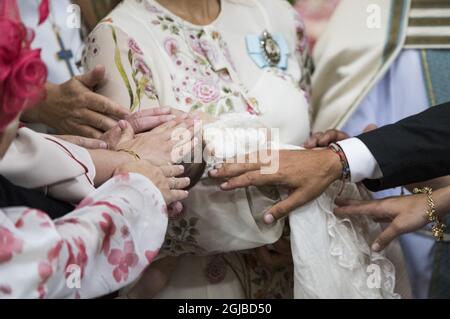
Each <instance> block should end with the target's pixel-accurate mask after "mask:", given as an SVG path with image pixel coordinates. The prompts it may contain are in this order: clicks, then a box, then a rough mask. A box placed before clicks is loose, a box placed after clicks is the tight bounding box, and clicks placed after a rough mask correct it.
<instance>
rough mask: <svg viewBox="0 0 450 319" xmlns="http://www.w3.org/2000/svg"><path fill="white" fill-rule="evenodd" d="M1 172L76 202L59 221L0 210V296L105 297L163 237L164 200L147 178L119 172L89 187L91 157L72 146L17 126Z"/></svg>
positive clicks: (134, 274) (134, 273)
mask: <svg viewBox="0 0 450 319" xmlns="http://www.w3.org/2000/svg"><path fill="white" fill-rule="evenodd" d="M0 174H2V175H3V176H7V177H8V178H9V179H10V180H12V181H14V183H15V184H18V185H22V186H24V187H29V188H33V189H34V188H38V189H43V190H44V191H47V192H49V193H50V194H52V195H53V196H55V197H56V198H59V199H61V200H67V201H71V202H76V203H79V204H78V206H77V207H76V208H74V210H73V212H71V213H70V214H68V215H66V216H65V217H63V218H60V219H58V220H51V219H50V218H49V216H48V215H47V214H45V212H41V211H37V210H33V209H29V208H26V207H9V208H1V209H0V299H1V298H95V297H100V296H103V295H107V294H109V293H111V292H114V291H117V290H118V289H120V288H122V287H124V286H125V285H127V284H129V283H130V282H132V281H133V280H135V279H136V278H138V276H139V275H140V274H141V273H142V271H143V270H144V269H145V268H146V267H147V266H148V265H149V264H150V263H151V262H152V260H153V259H154V258H155V256H156V255H157V254H158V251H159V249H160V247H161V245H162V243H163V241H164V236H165V233H166V229H167V221H168V217H167V210H166V205H165V202H164V199H163V197H162V195H161V193H160V191H159V190H158V189H157V188H156V187H155V186H154V185H153V184H152V182H151V181H150V180H149V179H148V178H146V177H144V176H142V175H139V174H129V175H121V176H117V177H115V178H113V179H111V180H109V181H108V182H106V183H105V184H104V185H102V186H101V187H99V188H98V189H97V190H96V189H95V188H94V186H93V184H92V181H93V179H94V177H95V167H94V165H93V163H92V160H91V158H90V156H89V154H88V152H87V151H86V150H84V149H82V148H80V147H78V146H76V145H73V144H70V143H67V142H64V141H61V140H59V139H57V138H54V137H49V136H47V135H41V134H38V133H35V132H33V131H31V130H29V129H26V128H23V129H20V130H19V132H18V137H17V138H16V140H15V141H14V142H13V144H12V145H11V147H10V149H9V150H8V153H7V155H6V156H5V158H4V159H2V160H1V161H0ZM82 198H84V199H83V200H82V201H81V202H80V199H82Z"/></svg>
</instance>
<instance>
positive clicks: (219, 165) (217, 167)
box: [214, 164, 223, 169]
mask: <svg viewBox="0 0 450 319" xmlns="http://www.w3.org/2000/svg"><path fill="white" fill-rule="evenodd" d="M222 167H223V164H216V165H214V168H215V169H221V168H222Z"/></svg>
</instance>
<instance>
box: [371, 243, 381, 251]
mask: <svg viewBox="0 0 450 319" xmlns="http://www.w3.org/2000/svg"><path fill="white" fill-rule="evenodd" d="M380 248H381V247H380V244H379V243H374V244H373V245H372V250H373V251H374V252H379V251H380Z"/></svg>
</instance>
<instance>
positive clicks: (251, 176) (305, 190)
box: [210, 149, 342, 224]
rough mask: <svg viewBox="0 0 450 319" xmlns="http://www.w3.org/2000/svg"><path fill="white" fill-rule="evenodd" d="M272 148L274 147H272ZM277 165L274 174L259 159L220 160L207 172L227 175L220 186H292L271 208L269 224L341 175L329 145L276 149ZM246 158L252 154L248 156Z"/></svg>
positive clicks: (232, 187) (314, 195) (219, 176)
mask: <svg viewBox="0 0 450 319" xmlns="http://www.w3.org/2000/svg"><path fill="white" fill-rule="evenodd" d="M273 152H275V151H273ZM279 152H280V153H279V169H278V171H277V172H276V173H274V174H262V173H261V167H263V165H262V164H261V163H255V164H223V165H219V166H218V167H217V168H216V169H214V170H212V171H211V172H210V176H211V177H214V178H230V180H228V181H227V182H225V183H223V184H222V185H221V188H222V189H223V190H233V189H236V188H242V187H248V186H251V185H253V186H263V185H277V186H284V187H286V188H288V189H290V190H291V194H290V196H289V197H288V198H287V199H285V200H283V201H281V202H279V203H277V204H276V205H274V206H273V207H272V208H270V209H269V210H268V211H267V212H266V214H265V216H264V221H265V222H266V223H267V224H272V223H273V222H275V221H276V220H278V219H280V218H283V217H285V216H287V215H288V214H289V213H290V212H291V211H292V210H294V209H295V208H297V207H300V206H303V205H305V204H306V203H308V202H310V201H311V200H313V199H315V198H317V197H318V196H319V195H320V194H322V193H323V192H324V191H325V189H326V188H327V187H328V186H329V185H330V184H331V183H333V182H334V181H336V180H338V179H339V178H340V177H341V175H342V164H341V161H340V159H339V157H338V156H337V155H336V154H335V153H334V152H333V151H332V150H328V149H321V150H305V151H279ZM249 158H252V157H251V156H250V157H249Z"/></svg>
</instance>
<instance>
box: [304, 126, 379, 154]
mask: <svg viewBox="0 0 450 319" xmlns="http://www.w3.org/2000/svg"><path fill="white" fill-rule="evenodd" d="M376 128H377V126H376V125H375V124H369V125H368V126H367V127H366V128H365V129H364V131H363V132H364V133H367V132H370V131H373V130H375V129H376ZM349 137H350V136H349V135H348V134H347V133H345V132H343V131H339V130H328V131H326V132H325V133H323V132H317V133H314V134H313V135H311V137H310V138H309V139H308V141H306V143H305V144H304V145H303V146H304V147H305V148H307V149H312V148H316V147H327V146H328V145H330V144H331V143H336V142H339V141H342V140H345V139H348V138H349Z"/></svg>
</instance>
